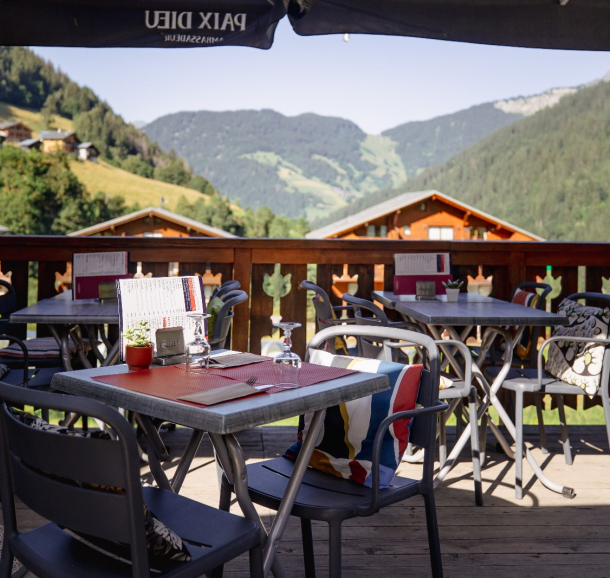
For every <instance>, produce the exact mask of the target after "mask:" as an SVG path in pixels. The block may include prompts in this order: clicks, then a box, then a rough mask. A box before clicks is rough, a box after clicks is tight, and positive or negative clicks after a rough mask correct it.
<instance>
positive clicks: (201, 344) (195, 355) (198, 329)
mask: <svg viewBox="0 0 610 578" xmlns="http://www.w3.org/2000/svg"><path fill="white" fill-rule="evenodd" d="M187 317H189V318H191V319H193V321H194V322H195V336H194V339H193V341H190V342H189V343H187V344H186V347H185V349H186V369H187V371H194V372H200V373H207V372H208V370H209V368H210V353H211V352H212V348H211V347H210V344H209V343H208V342H207V339H206V338H205V333H204V331H203V320H204V319H207V318H208V317H211V315H209V314H208V313H187Z"/></svg>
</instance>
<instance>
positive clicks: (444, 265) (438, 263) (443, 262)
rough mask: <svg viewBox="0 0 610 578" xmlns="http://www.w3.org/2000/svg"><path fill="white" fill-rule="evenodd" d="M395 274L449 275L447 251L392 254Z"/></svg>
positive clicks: (449, 262)
mask: <svg viewBox="0 0 610 578" xmlns="http://www.w3.org/2000/svg"><path fill="white" fill-rule="evenodd" d="M394 267H395V268H394V274H395V275H445V276H446V275H449V274H450V272H451V256H450V255H449V253H397V254H395V255H394Z"/></svg>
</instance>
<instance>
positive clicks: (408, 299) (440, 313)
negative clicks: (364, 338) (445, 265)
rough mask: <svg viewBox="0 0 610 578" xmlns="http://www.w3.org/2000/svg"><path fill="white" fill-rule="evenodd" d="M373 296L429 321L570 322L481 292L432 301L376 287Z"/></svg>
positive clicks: (485, 323) (484, 323) (494, 323)
mask: <svg viewBox="0 0 610 578" xmlns="http://www.w3.org/2000/svg"><path fill="white" fill-rule="evenodd" d="M372 296H373V299H375V300H376V301H379V302H380V303H382V304H383V305H384V306H385V307H389V308H390V309H396V311H399V312H400V313H402V314H403V315H406V316H407V317H411V318H412V319H415V320H417V321H420V322H421V323H425V324H427V325H452V326H459V325H482V326H511V325H527V326H534V325H535V326H542V327H546V326H554V325H567V324H568V323H569V320H568V318H567V317H564V316H562V315H555V314H554V313H547V312H546V311H540V310H539V309H534V308H532V307H525V306H523V305H518V304H516V303H509V302H507V301H501V300H499V299H493V298H491V297H485V296H483V295H479V294H478V293H460V295H459V298H458V301H457V302H455V303H449V302H447V296H446V295H438V296H437V297H436V299H434V300H430V301H424V300H418V299H416V298H415V295H395V294H394V293H392V292H391V291H374V292H373V294H372Z"/></svg>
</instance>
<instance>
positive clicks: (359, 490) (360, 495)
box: [248, 458, 419, 521]
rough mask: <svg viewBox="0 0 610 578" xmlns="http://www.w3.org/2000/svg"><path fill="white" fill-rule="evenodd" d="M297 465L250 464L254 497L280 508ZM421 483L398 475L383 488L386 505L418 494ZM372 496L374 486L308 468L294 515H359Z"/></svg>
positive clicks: (282, 462)
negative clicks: (358, 509) (358, 510)
mask: <svg viewBox="0 0 610 578" xmlns="http://www.w3.org/2000/svg"><path fill="white" fill-rule="evenodd" d="M294 465H295V464H294V462H292V461H290V460H288V459H286V458H276V459H273V460H268V461H265V462H259V463H257V464H251V465H249V466H248V489H249V490H250V495H251V497H252V500H253V501H254V502H256V503H258V504H261V505H263V506H266V507H268V508H271V509H276V510H277V508H278V506H279V504H280V501H281V500H282V497H283V496H284V493H285V491H286V486H287V485H288V480H289V478H290V476H291V475H292V471H293V469H294ZM418 486H419V483H418V482H417V481H415V480H412V479H410V478H401V477H400V476H394V479H393V480H392V485H391V486H390V487H389V488H387V489H385V490H381V491H380V501H381V504H382V506H383V505H385V504H386V503H388V504H390V503H394V502H396V501H397V499H396V494H397V493H401V494H404V497H402V498H400V499H405V498H408V497H409V496H411V495H415V494H417V493H418ZM370 499H371V489H370V488H366V487H364V486H361V485H360V484H356V483H355V482H352V481H350V480H345V479H343V478H339V477H336V476H333V475H331V474H327V473H324V472H321V471H319V470H315V469H313V468H308V469H307V472H306V473H305V477H304V478H303V483H302V484H301V487H300V489H299V493H298V494H297V498H296V501H295V504H294V507H293V509H292V515H294V516H299V517H302V518H309V519H312V520H326V521H328V520H329V519H331V518H332V519H337V517H339V518H341V519H347V518H351V517H353V516H356V515H357V512H356V508H357V507H358V506H364V505H366V504H367V503H368V502H369V501H370Z"/></svg>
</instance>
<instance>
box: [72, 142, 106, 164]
mask: <svg viewBox="0 0 610 578" xmlns="http://www.w3.org/2000/svg"><path fill="white" fill-rule="evenodd" d="M76 148H77V150H78V160H79V161H91V162H94V163H96V162H97V157H98V155H99V154H100V151H98V150H97V148H96V147H95V145H94V144H93V143H92V142H82V143H80V144H79V145H78V146H77V147H76Z"/></svg>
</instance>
